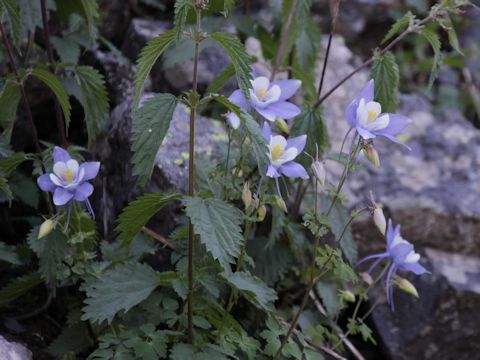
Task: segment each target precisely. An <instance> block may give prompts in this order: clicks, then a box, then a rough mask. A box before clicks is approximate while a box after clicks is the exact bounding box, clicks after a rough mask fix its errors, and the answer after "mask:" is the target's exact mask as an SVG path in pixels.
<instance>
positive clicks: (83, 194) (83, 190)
mask: <svg viewBox="0 0 480 360" xmlns="http://www.w3.org/2000/svg"><path fill="white" fill-rule="evenodd" d="M92 193H93V185H92V184H90V183H88V182H85V183H83V184H80V185H78V186H77V188H76V189H75V196H74V198H75V200H77V201H85V200H86V199H88V197H89V196H90V195H92Z"/></svg>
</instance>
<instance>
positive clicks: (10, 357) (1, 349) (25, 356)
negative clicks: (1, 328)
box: [0, 335, 33, 360]
mask: <svg viewBox="0 0 480 360" xmlns="http://www.w3.org/2000/svg"><path fill="white" fill-rule="evenodd" d="M32 356H33V355H32V352H31V351H30V350H28V349H27V348H26V347H25V346H23V345H21V344H19V343H16V342H9V341H7V340H6V339H5V338H4V337H3V336H1V335H0V359H2V360H31V359H32V358H33V357H32Z"/></svg>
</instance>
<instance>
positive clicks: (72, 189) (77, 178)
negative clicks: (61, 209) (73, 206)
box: [37, 146, 100, 217]
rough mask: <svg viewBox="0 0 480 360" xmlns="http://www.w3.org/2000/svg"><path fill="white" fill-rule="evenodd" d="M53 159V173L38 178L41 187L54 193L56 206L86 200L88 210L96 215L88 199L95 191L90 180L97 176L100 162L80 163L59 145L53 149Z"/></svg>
mask: <svg viewBox="0 0 480 360" xmlns="http://www.w3.org/2000/svg"><path fill="white" fill-rule="evenodd" d="M53 161H54V165H53V173H50V174H44V175H42V176H40V177H39V178H38V179H37V183H38V186H39V187H40V189H42V190H43V191H48V192H51V193H53V203H54V204H55V205H56V206H62V205H67V204H70V203H71V201H72V200H76V201H83V202H85V204H86V206H87V209H88V211H89V212H90V214H91V215H92V217H95V215H94V212H93V209H92V206H91V205H90V201H89V200H88V197H89V196H90V195H92V193H93V185H92V184H90V183H89V182H88V180H92V179H93V178H95V177H96V176H97V174H98V171H99V169H100V163H99V162H97V161H95V162H86V163H83V164H81V165H79V164H78V162H77V160H74V159H72V158H71V156H70V154H69V153H68V152H67V151H65V150H63V149H62V148H60V147H58V146H55V148H54V149H53Z"/></svg>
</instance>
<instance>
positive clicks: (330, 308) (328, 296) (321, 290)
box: [315, 282, 341, 318]
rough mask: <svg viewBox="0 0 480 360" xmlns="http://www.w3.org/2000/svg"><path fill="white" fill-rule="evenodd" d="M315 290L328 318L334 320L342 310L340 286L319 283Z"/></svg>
mask: <svg viewBox="0 0 480 360" xmlns="http://www.w3.org/2000/svg"><path fill="white" fill-rule="evenodd" d="M315 290H316V291H317V293H318V295H319V296H320V298H321V299H322V303H323V305H324V306H325V309H326V310H327V314H328V316H329V317H330V318H334V317H335V315H336V314H337V313H338V311H340V308H341V303H340V299H339V297H338V294H337V292H338V286H337V285H336V284H333V283H327V282H318V283H317V284H316V285H315Z"/></svg>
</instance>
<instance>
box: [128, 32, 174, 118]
mask: <svg viewBox="0 0 480 360" xmlns="http://www.w3.org/2000/svg"><path fill="white" fill-rule="evenodd" d="M175 34H176V33H175V29H173V30H169V31H167V32H165V33H163V34H161V35H159V36H157V37H156V38H155V39H152V40H150V41H149V43H148V44H147V45H146V46H145V47H144V48H143V49H142V52H141V53H140V56H139V58H138V60H137V74H136V76H135V89H134V93H133V95H134V97H133V111H135V110H136V109H137V106H138V104H139V103H140V96H141V93H142V89H143V84H144V83H145V80H146V79H147V77H148V74H150V71H151V70H152V67H153V65H154V64H155V62H156V61H157V59H158V58H159V57H160V55H162V53H163V52H164V51H165V49H166V48H167V47H168V45H170V43H171V42H172V41H173V40H175Z"/></svg>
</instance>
